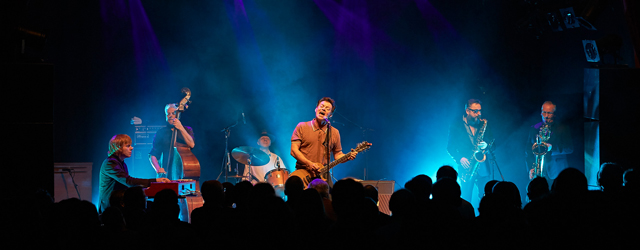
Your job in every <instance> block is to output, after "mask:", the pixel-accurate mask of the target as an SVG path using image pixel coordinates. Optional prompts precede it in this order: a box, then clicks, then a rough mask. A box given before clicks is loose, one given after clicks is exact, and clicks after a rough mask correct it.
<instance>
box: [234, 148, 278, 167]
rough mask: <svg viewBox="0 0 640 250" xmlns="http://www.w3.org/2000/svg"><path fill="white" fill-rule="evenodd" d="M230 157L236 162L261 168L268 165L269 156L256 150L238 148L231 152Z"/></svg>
mask: <svg viewBox="0 0 640 250" xmlns="http://www.w3.org/2000/svg"><path fill="white" fill-rule="evenodd" d="M231 155H232V156H233V158H234V159H236V161H238V162H240V163H242V164H245V165H251V166H262V165H265V164H267V163H269V160H270V159H269V155H267V153H265V152H262V150H260V149H257V148H252V147H249V146H240V147H237V148H234V149H233V150H231ZM249 162H251V164H249Z"/></svg>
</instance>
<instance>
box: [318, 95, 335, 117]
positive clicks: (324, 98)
mask: <svg viewBox="0 0 640 250" xmlns="http://www.w3.org/2000/svg"><path fill="white" fill-rule="evenodd" d="M323 101H326V102H328V103H331V114H333V112H334V111H336V101H334V100H333V99H331V97H322V99H320V100H318V103H316V107H318V105H320V103H321V102H323Z"/></svg>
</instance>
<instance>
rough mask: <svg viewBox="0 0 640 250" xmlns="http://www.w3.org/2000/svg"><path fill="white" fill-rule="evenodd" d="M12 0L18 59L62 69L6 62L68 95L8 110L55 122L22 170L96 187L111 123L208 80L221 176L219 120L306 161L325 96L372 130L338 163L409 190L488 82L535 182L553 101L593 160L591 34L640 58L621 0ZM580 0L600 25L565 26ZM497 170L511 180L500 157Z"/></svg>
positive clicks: (196, 95)
mask: <svg viewBox="0 0 640 250" xmlns="http://www.w3.org/2000/svg"><path fill="white" fill-rule="evenodd" d="M2 5H3V8H2V9H3V12H5V13H3V33H4V35H8V37H7V39H2V40H3V47H2V48H3V50H2V51H3V58H4V59H3V63H4V64H5V65H22V66H24V67H26V68H27V69H26V70H27V72H30V68H29V67H31V66H33V67H37V68H41V66H42V65H45V66H47V67H48V68H49V69H50V70H46V69H45V70H39V71H38V70H37V69H34V71H33V72H35V71H37V72H39V73H38V74H43V75H44V77H45V78H47V77H48V78H47V79H50V80H48V81H47V80H33V79H32V80H24V78H23V76H24V74H18V73H15V72H16V71H15V70H12V69H11V67H8V66H7V67H3V70H4V71H5V73H6V74H3V77H4V79H8V81H7V82H10V83H13V84H18V85H19V87H16V88H18V89H20V90H19V91H13V93H16V92H20V93H22V94H24V95H25V99H23V100H29V102H30V103H35V104H36V105H37V106H38V107H42V108H41V109H40V108H39V109H37V110H52V112H53V119H51V117H50V115H49V114H50V113H48V112H45V114H44V115H41V116H38V117H36V118H34V116H33V115H35V114H38V112H21V111H24V110H20V109H19V110H17V111H15V112H16V113H20V117H19V118H21V119H23V120H18V119H15V121H14V122H10V123H8V124H17V125H18V126H19V127H21V128H24V129H25V130H26V129H29V128H30V126H37V125H38V124H40V127H39V129H40V131H44V132H40V133H28V132H30V131H35V130H29V131H25V130H21V131H22V132H23V133H25V132H27V133H26V134H28V137H29V138H30V140H29V142H28V143H27V142H21V144H19V145H18V146H20V147H21V150H20V151H21V152H22V153H21V154H23V155H24V157H25V158H26V159H30V160H31V161H27V163H28V164H21V165H20V166H19V167H16V169H17V170H16V171H18V172H19V173H21V178H26V179H29V178H31V177H30V176H31V175H36V176H40V177H34V178H39V179H38V181H36V182H35V183H36V184H35V186H38V187H45V188H47V189H51V188H52V185H53V184H52V182H53V180H52V178H50V177H49V175H50V166H51V162H92V163H93V178H92V180H93V187H94V189H93V190H94V191H93V196H94V198H93V199H96V197H97V182H98V178H97V176H98V172H99V167H100V164H101V162H102V161H103V160H104V158H105V156H106V152H107V143H108V141H109V139H110V138H111V137H112V136H113V135H115V134H121V133H126V134H129V135H132V136H133V134H134V127H133V126H132V125H131V124H130V120H131V118H133V117H134V116H135V117H139V118H141V119H142V122H143V125H162V124H164V112H163V108H164V105H165V104H166V103H170V102H177V101H179V100H180V98H182V94H181V93H180V89H181V88H183V87H188V88H190V89H191V91H192V97H191V99H192V101H193V102H192V103H191V105H190V106H189V109H188V110H187V111H186V112H185V113H184V114H183V115H182V122H183V124H185V125H187V126H191V127H193V128H194V131H195V140H196V148H195V149H194V151H193V152H194V154H195V155H196V156H197V157H198V159H199V161H200V163H201V168H202V179H204V180H208V179H216V178H218V176H220V174H221V170H222V166H221V163H222V160H223V157H224V151H225V138H224V133H222V132H220V130H222V129H223V128H225V127H227V126H229V125H233V124H234V123H236V122H238V125H237V126H235V127H233V128H232V129H231V134H230V137H229V150H231V149H233V148H234V147H237V146H243V145H250V146H254V145H255V141H256V138H257V135H258V134H259V133H260V132H261V131H262V130H267V131H268V132H269V133H272V134H273V135H275V136H274V137H275V138H274V139H273V142H274V143H273V145H272V149H273V150H274V151H276V152H277V153H279V155H280V156H281V157H282V158H283V159H284V161H285V165H287V166H289V167H293V165H294V164H295V161H294V159H293V157H291V156H290V154H289V150H290V137H291V133H292V132H293V129H294V127H295V126H296V124H297V123H298V122H301V121H307V120H310V119H312V118H313V112H314V107H315V104H316V101H317V100H318V99H319V98H321V97H323V96H330V97H332V98H334V99H335V100H336V102H337V110H336V113H335V115H334V116H333V123H334V126H335V127H337V128H338V129H339V130H340V134H341V138H342V145H343V147H344V149H345V150H344V151H347V150H348V149H350V148H353V147H355V145H356V144H357V143H358V142H360V141H363V140H367V141H369V142H371V143H373V146H372V148H371V150H370V151H368V152H366V153H364V154H360V155H358V157H357V159H356V160H355V161H352V162H348V163H346V164H342V165H340V166H338V167H336V168H335V171H334V175H335V176H336V177H337V178H338V179H340V178H343V177H355V178H358V179H366V180H394V181H396V189H397V188H402V186H403V185H404V183H405V182H406V181H408V180H409V179H410V178H412V177H414V176H416V175H418V174H427V175H429V176H431V177H432V178H434V179H435V172H436V170H437V169H438V168H439V167H440V166H442V165H444V164H454V162H453V160H452V159H451V158H450V157H449V155H448V154H447V152H446V141H447V128H448V125H449V123H450V122H451V121H452V120H453V119H454V118H456V119H457V118H458V117H459V116H460V115H461V114H462V113H463V109H464V102H465V100H467V99H469V98H479V99H481V100H482V101H483V115H484V117H485V118H487V119H488V127H489V129H492V130H493V132H494V134H495V135H496V137H497V140H496V143H497V148H496V152H495V154H496V157H497V161H498V163H499V167H500V170H501V173H502V176H504V179H505V180H507V181H512V182H514V183H516V184H517V185H518V187H519V188H520V190H521V192H522V194H523V197H524V194H525V190H526V189H525V188H526V185H527V183H528V177H527V175H526V171H525V164H524V151H525V150H528V149H530V147H531V145H526V144H525V143H524V142H525V140H526V129H527V127H529V126H531V125H532V124H535V123H536V122H538V121H539V120H540V111H539V110H540V106H541V104H542V103H543V102H544V101H545V100H552V101H554V102H556V103H557V105H558V114H559V115H560V118H561V120H563V121H564V122H566V123H568V124H569V125H570V126H571V128H572V130H573V138H574V145H575V152H574V153H573V154H572V155H571V157H570V158H569V160H570V165H571V166H573V167H575V168H578V169H580V170H582V171H584V165H585V164H584V161H585V160H584V159H585V157H584V154H583V152H584V141H583V137H584V136H583V134H584V119H583V81H584V69H585V68H590V67H593V66H595V65H596V64H593V63H589V62H587V61H586V57H585V53H584V51H583V47H582V40H584V39H592V40H596V39H600V38H602V37H605V36H607V35H610V34H614V35H617V36H619V37H620V38H621V40H622V46H621V48H620V50H619V54H620V58H616V59H615V63H617V64H618V65H622V64H627V65H630V66H631V67H634V58H633V55H634V52H633V43H632V41H631V38H630V35H629V27H628V25H627V23H626V22H625V15H624V9H623V2H622V1H570V0H567V1H506V0H504V1H497V0H496V1H491V0H485V1H466V0H460V1H450V0H430V1H427V0H415V1H413V0H399V1H331V0H316V1H297V0H287V1H253V0H250V1H240V0H236V1H231V0H224V1H146V0H130V1H125V0H115V1H108V0H103V1H3V3H2ZM565 7H573V8H574V10H575V12H576V16H580V17H583V18H584V19H585V20H587V21H589V22H590V23H591V24H592V25H593V26H594V27H596V28H597V30H588V29H586V28H583V27H579V28H572V29H568V28H565V29H564V30H563V31H553V28H552V26H551V25H549V22H548V21H547V19H546V13H548V12H553V11H557V10H558V9H559V8H565ZM23 40H24V41H25V45H24V47H23V46H22V41H23ZM23 48H24V49H23ZM602 57H603V61H604V63H598V64H597V65H600V66H602V65H603V64H609V66H611V65H610V64H613V63H614V57H613V56H611V55H602ZM34 65H35V66H34ZM609 66H607V67H609ZM12 73H14V74H12ZM27 74H29V73H27ZM34 74H35V73H34ZM3 85H5V84H3ZM9 90H11V89H9ZM23 90H24V91H33V92H38V93H44V94H41V97H38V96H33V95H28V94H26V93H24V92H23ZM46 90H48V92H46ZM43 91H45V92H43ZM5 94H10V93H5ZM36 97H37V98H36ZM51 97H53V98H51ZM242 113H244V114H245V115H246V124H243V121H242V116H241V114H242ZM10 114H13V113H10ZM34 124H35V125H34ZM51 130H53V133H52V134H53V138H51V134H50V133H49V132H50V131H51ZM23 135H25V134H23ZM37 145H40V146H37ZM41 145H52V150H50V149H49V148H48V147H47V146H44V148H43V147H42V146H41ZM51 152H52V155H51ZM39 156H41V157H39ZM233 165H234V166H235V160H234V161H233ZM42 166H45V167H42ZM148 167H149V168H150V166H148ZM40 173H43V174H40ZM231 174H235V173H231ZM42 176H43V177H42ZM223 176H224V175H223ZM223 176H222V177H220V179H219V180H224V177H223ZM494 179H498V180H501V177H500V175H499V174H498V172H496V174H495V177H494ZM83 198H84V199H89V198H88V197H87V198H85V197H83ZM94 201H95V200H94ZM474 204H477V202H474ZM476 207H477V205H476Z"/></svg>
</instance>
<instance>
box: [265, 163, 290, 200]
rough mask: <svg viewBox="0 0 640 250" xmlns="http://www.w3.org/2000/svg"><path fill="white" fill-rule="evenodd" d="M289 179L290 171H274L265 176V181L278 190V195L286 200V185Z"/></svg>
mask: <svg viewBox="0 0 640 250" xmlns="http://www.w3.org/2000/svg"><path fill="white" fill-rule="evenodd" d="M287 179H289V170H286V169H284V168H281V169H272V170H271V171H269V172H267V174H265V175H264V180H265V181H266V182H267V183H269V184H271V186H273V188H274V189H275V190H276V195H277V196H279V197H282V198H284V183H285V182H286V181H287Z"/></svg>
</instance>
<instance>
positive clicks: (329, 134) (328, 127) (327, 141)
mask: <svg viewBox="0 0 640 250" xmlns="http://www.w3.org/2000/svg"><path fill="white" fill-rule="evenodd" d="M326 121H327V136H326V138H325V139H324V143H325V147H326V150H325V151H326V152H327V165H329V163H330V162H331V151H330V149H331V145H330V144H331V122H329V118H327V119H326ZM332 173H333V169H330V170H329V171H328V172H327V181H329V187H330V188H333V180H332V179H331V178H332V177H333V174H332Z"/></svg>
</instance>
